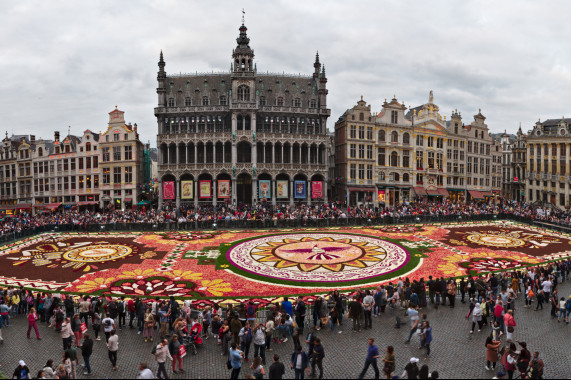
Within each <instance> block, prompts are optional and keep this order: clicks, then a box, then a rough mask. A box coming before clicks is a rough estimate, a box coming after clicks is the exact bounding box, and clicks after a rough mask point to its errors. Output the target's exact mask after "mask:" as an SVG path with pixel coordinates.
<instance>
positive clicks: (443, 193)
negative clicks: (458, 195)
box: [438, 189, 450, 197]
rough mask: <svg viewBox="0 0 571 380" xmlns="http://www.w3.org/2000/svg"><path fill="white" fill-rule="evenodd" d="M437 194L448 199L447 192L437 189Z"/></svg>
mask: <svg viewBox="0 0 571 380" xmlns="http://www.w3.org/2000/svg"><path fill="white" fill-rule="evenodd" d="M438 193H440V195H442V196H443V197H448V196H449V195H450V194H448V190H446V189H438Z"/></svg>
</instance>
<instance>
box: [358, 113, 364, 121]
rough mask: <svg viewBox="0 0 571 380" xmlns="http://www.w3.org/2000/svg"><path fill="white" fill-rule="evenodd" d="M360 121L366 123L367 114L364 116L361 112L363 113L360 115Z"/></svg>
mask: <svg viewBox="0 0 571 380" xmlns="http://www.w3.org/2000/svg"><path fill="white" fill-rule="evenodd" d="M359 120H360V121H365V114H364V113H363V112H361V113H360V114H359Z"/></svg>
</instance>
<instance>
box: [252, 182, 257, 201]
mask: <svg viewBox="0 0 571 380" xmlns="http://www.w3.org/2000/svg"><path fill="white" fill-rule="evenodd" d="M257 184H258V177H255V178H254V177H252V205H254V204H256V202H255V200H256V199H257V198H258V194H257Z"/></svg>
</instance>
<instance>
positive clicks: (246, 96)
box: [238, 85, 250, 102]
mask: <svg viewBox="0 0 571 380" xmlns="http://www.w3.org/2000/svg"><path fill="white" fill-rule="evenodd" d="M238 100H239V101H241V102H247V101H249V100H250V87H248V86H245V85H242V86H239V87H238Z"/></svg>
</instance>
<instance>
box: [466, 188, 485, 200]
mask: <svg viewBox="0 0 571 380" xmlns="http://www.w3.org/2000/svg"><path fill="white" fill-rule="evenodd" d="M468 192H469V193H470V195H471V196H472V198H473V199H484V196H483V195H482V193H480V192H479V191H476V190H468Z"/></svg>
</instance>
